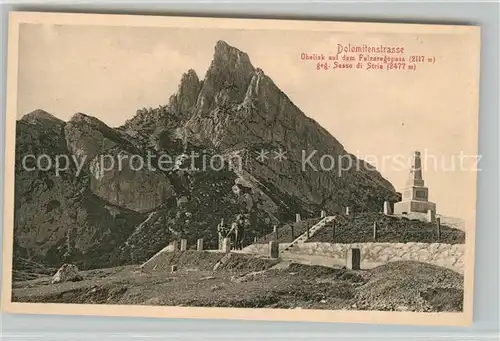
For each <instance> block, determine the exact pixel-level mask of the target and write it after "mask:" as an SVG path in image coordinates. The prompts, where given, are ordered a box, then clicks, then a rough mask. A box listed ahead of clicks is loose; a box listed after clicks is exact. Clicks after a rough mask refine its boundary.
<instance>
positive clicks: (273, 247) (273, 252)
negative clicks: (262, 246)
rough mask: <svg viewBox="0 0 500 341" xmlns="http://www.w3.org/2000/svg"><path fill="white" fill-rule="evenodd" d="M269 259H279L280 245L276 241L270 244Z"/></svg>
mask: <svg viewBox="0 0 500 341" xmlns="http://www.w3.org/2000/svg"><path fill="white" fill-rule="evenodd" d="M269 258H271V259H276V258H279V244H278V242H277V241H275V240H272V241H270V242H269Z"/></svg>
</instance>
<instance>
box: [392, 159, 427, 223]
mask: <svg viewBox="0 0 500 341" xmlns="http://www.w3.org/2000/svg"><path fill="white" fill-rule="evenodd" d="M428 198H429V189H428V188H427V187H425V185H424V180H423V178H422V160H421V159H420V152H418V151H416V152H415V153H414V154H413V157H412V162H411V168H410V176H409V178H408V181H407V183H406V187H405V189H404V190H403V195H402V200H401V201H400V202H397V203H395V204H394V214H410V213H427V212H428V211H432V212H433V213H434V214H435V213H436V204H435V203H433V202H430V201H429V200H428Z"/></svg>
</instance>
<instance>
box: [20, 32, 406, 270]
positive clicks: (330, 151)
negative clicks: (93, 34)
mask: <svg viewBox="0 0 500 341" xmlns="http://www.w3.org/2000/svg"><path fill="white" fill-rule="evenodd" d="M25 117H26V118H25ZM30 122H35V123H36V124H35V125H34V126H33V125H32V124H30ZM27 124H28V125H29V126H27ZM39 145H42V146H43V147H42V148H39V147H38V146H39ZM262 151H267V152H268V154H269V157H268V158H267V159H266V160H259V159H258V158H257V157H256V156H257V155H258V153H259V152H262ZM278 151H280V152H282V153H284V154H283V155H284V156H285V157H284V158H283V159H282V160H277V159H275V158H274V157H272V156H274V154H275V153H277V152H278ZM314 151H316V152H314ZM27 152H33V153H34V154H40V153H41V152H43V153H45V154H47V155H51V156H52V157H55V156H56V155H58V154H71V155H72V156H75V157H76V159H77V160H78V161H80V162H82V163H83V165H84V168H83V170H82V172H81V174H77V173H76V172H75V170H74V169H72V168H71V167H70V168H69V169H68V171H67V172H66V173H64V174H63V175H62V176H59V177H58V176H55V175H54V174H53V173H52V172H42V171H39V170H38V171H35V172H28V171H26V170H24V169H22V167H21V162H22V156H23V155H26V153H27ZM305 152H306V153H311V152H314V153H315V154H314V155H313V156H314V157H312V158H311V162H315V164H316V165H318V162H320V161H321V160H320V158H321V155H330V156H331V158H332V159H333V158H338V159H339V160H340V159H342V161H343V162H344V161H347V160H349V162H352V161H360V160H358V159H357V158H356V157H355V156H353V155H352V154H349V153H348V152H347V151H346V150H345V148H344V146H343V145H342V144H341V143H340V142H339V141H338V140H337V139H335V138H334V137H333V136H332V135H331V134H330V133H329V132H328V131H327V130H326V129H324V128H323V127H321V125H320V124H319V123H317V122H316V121H315V120H313V119H311V118H309V117H307V116H306V114H304V113H303V112H302V111H301V110H300V109H299V108H298V107H297V106H296V105H295V104H294V103H293V102H292V101H291V99H290V98H288V96H287V95H286V94H285V93H283V92H282V91H281V90H280V89H279V88H278V86H277V85H276V84H275V83H274V82H273V81H272V79H271V78H269V77H268V76H267V75H266V74H265V73H264V71H263V70H261V69H259V68H256V67H254V66H253V65H252V63H251V61H250V58H249V56H248V55H247V54H246V53H245V52H242V51H240V50H239V49H237V48H236V47H232V46H230V45H229V44H227V43H225V42H223V41H219V42H217V43H216V45H215V47H214V57H213V60H212V62H211V63H210V66H209V68H208V70H207V72H206V75H205V78H204V79H203V80H200V79H199V77H198V75H197V74H196V72H195V71H194V70H193V69H189V70H187V71H186V72H185V73H184V74H183V75H182V77H181V80H180V82H179V86H178V90H177V92H176V93H175V94H172V95H171V96H170V97H169V99H168V102H167V104H166V105H161V106H159V107H158V108H155V109H151V108H149V109H148V108H144V109H139V110H138V111H137V113H136V115H135V116H134V117H133V118H131V119H130V120H127V121H126V122H125V123H124V124H123V125H121V126H119V127H116V128H112V127H109V126H108V125H106V124H105V123H104V122H102V121H100V120H99V119H97V118H95V117H92V116H89V115H86V114H83V113H76V114H75V115H74V116H73V117H72V118H71V119H70V120H69V121H67V122H64V121H62V120H59V119H57V118H55V117H54V116H53V115H51V114H49V113H47V112H45V111H43V110H37V111H35V112H33V113H30V114H27V115H25V116H24V117H23V118H22V119H20V120H18V121H17V136H16V216H18V217H19V218H18V219H17V220H16V223H15V243H16V245H17V246H18V248H19V250H23V251H22V254H23V255H24V256H23V257H25V258H29V259H33V260H36V261H40V262H42V263H44V264H46V265H49V266H58V265H60V263H61V262H63V261H72V262H74V263H77V264H78V265H79V266H80V267H82V268H93V267H102V266H111V265H116V264H128V263H133V262H137V261H143V260H145V259H147V258H148V257H150V256H151V255H152V254H154V253H156V252H157V251H158V250H160V249H161V248H163V247H164V246H165V245H166V244H167V243H168V242H169V241H170V240H171V239H173V238H186V239H188V242H189V243H190V244H194V242H195V241H196V239H198V238H204V239H205V241H206V242H205V244H206V246H207V247H216V245H217V231H216V226H217V224H218V223H219V222H220V220H221V219H225V221H226V222H227V223H228V224H230V223H231V222H232V221H233V220H234V219H235V218H236V216H238V215H243V216H244V217H246V219H247V220H248V221H249V222H250V226H251V227H250V228H249V230H248V233H247V234H248V235H247V242H249V241H251V240H253V238H254V237H257V236H259V235H263V234H265V233H267V232H268V231H269V229H272V225H276V224H281V223H283V222H286V221H290V220H292V219H294V218H295V213H300V214H301V215H302V216H304V217H312V216H316V215H318V214H319V210H321V209H325V210H327V211H328V212H330V213H335V212H339V211H340V210H341V209H342V207H345V206H349V207H351V209H352V210H355V211H378V210H380V209H381V207H382V205H383V202H384V201H391V202H395V201H397V200H398V194H397V193H396V192H395V190H394V187H393V186H392V185H391V184H390V182H389V181H387V180H386V179H385V178H383V176H382V175H381V174H380V173H379V172H378V171H376V170H375V171H371V170H367V169H361V170H357V169H348V170H345V171H344V172H343V173H342V174H340V175H339V174H337V173H336V172H333V171H327V170H322V169H319V170H314V169H309V168H307V169H304V167H303V162H302V159H303V154H304V153H305ZM193 153H197V154H199V155H202V156H206V157H207V158H209V159H210V158H211V157H214V156H221V158H222V159H223V160H227V159H228V158H230V157H233V156H235V155H241V156H242V157H243V160H244V163H243V164H242V165H241V167H240V168H237V169H234V168H231V167H229V166H228V165H226V164H224V166H223V167H222V168H221V169H220V170H215V169H207V170H204V171H200V169H202V168H201V167H202V166H203V165H202V160H203V158H202V157H200V158H199V159H196V161H194V165H195V166H196V167H191V168H186V167H183V165H184V166H185V165H186V164H187V163H188V162H189V156H190V155H192V154H193ZM146 155H153V156H154V157H155V160H156V161H154V164H153V166H154V167H156V171H154V172H152V171H151V170H150V169H142V168H141V169H134V167H133V165H132V164H131V163H129V164H127V165H125V166H124V167H123V168H122V169H115V168H110V169H105V167H103V165H102V164H101V163H100V162H101V160H102V159H103V158H109V159H113V160H115V159H119V158H120V157H124V156H126V157H127V158H128V159H132V158H133V157H134V156H139V157H142V158H145V157H146ZM162 155H169V156H172V157H173V158H174V159H175V160H176V162H179V164H177V163H176V164H175V167H173V168H171V169H167V170H164V169H158V162H159V161H158V159H159V157H160V156H162ZM361 162H362V163H363V162H364V161H362V160H361ZM42 213H43V214H42ZM21 263H22V262H17V264H21Z"/></svg>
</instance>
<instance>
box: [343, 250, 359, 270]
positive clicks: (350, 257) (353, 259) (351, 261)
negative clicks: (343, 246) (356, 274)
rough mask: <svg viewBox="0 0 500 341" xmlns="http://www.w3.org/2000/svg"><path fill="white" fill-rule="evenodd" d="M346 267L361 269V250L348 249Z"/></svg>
mask: <svg viewBox="0 0 500 341" xmlns="http://www.w3.org/2000/svg"><path fill="white" fill-rule="evenodd" d="M346 268H347V269H349V270H360V269H361V250H360V249H358V248H352V249H349V250H347V257H346Z"/></svg>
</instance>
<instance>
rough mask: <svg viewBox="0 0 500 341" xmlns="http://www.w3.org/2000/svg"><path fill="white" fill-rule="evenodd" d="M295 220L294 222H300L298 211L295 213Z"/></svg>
mask: <svg viewBox="0 0 500 341" xmlns="http://www.w3.org/2000/svg"><path fill="white" fill-rule="evenodd" d="M295 222H296V223H298V222H300V213H296V214H295Z"/></svg>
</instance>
